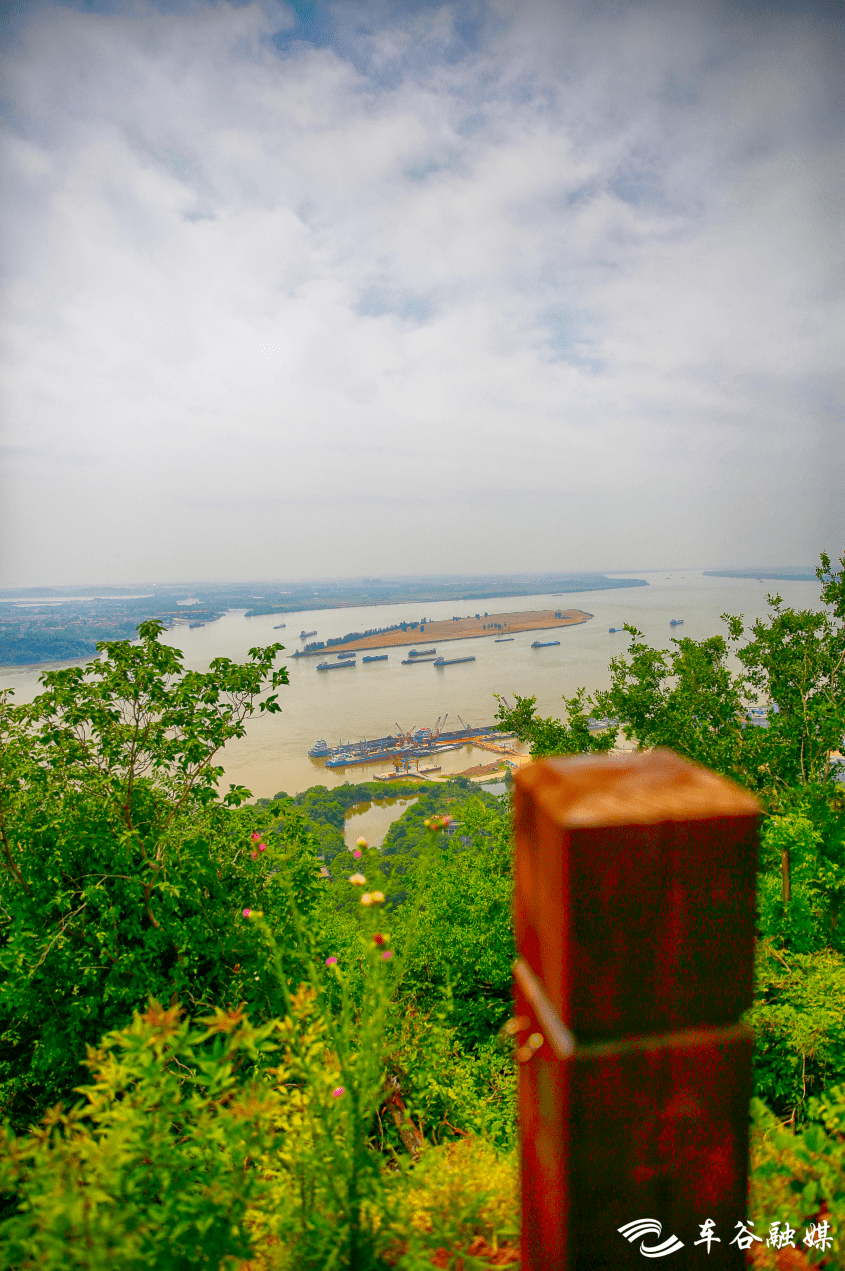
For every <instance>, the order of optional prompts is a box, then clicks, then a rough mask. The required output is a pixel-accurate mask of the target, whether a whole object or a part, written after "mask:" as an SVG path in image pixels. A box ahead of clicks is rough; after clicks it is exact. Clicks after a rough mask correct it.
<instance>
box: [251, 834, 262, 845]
mask: <svg viewBox="0 0 845 1271" xmlns="http://www.w3.org/2000/svg"><path fill="white" fill-rule="evenodd" d="M260 838H261V835H260V834H253V836H252V841H253V843H257V842H258V840H259V839H260Z"/></svg>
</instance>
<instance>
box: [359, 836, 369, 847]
mask: <svg viewBox="0 0 845 1271" xmlns="http://www.w3.org/2000/svg"><path fill="white" fill-rule="evenodd" d="M366 846H367V840H366V839H365V838H359V840H358V847H361V848H363V847H366Z"/></svg>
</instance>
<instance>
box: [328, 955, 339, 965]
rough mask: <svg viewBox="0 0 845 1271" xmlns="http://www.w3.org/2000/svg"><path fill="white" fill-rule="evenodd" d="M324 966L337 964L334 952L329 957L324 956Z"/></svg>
mask: <svg viewBox="0 0 845 1271" xmlns="http://www.w3.org/2000/svg"><path fill="white" fill-rule="evenodd" d="M326 966H337V958H336V957H335V956H334V954H332V956H331V957H330V958H326Z"/></svg>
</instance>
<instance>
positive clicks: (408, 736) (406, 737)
mask: <svg viewBox="0 0 845 1271" xmlns="http://www.w3.org/2000/svg"><path fill="white" fill-rule="evenodd" d="M396 727H397V728H398V729H399V745H400V746H410V744H411V741H412V739H413V736H414V728H416V724H415V725H414V728H412V729H411V731H410V732H409V733H406V732H405V729H404V728H403V727H402V725H401V724H396Z"/></svg>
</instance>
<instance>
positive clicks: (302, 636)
mask: <svg viewBox="0 0 845 1271" xmlns="http://www.w3.org/2000/svg"><path fill="white" fill-rule="evenodd" d="M316 634H317V632H316V631H300V633H299V638H300V640H307V639H308V637H309V636H312V635H316Z"/></svg>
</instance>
